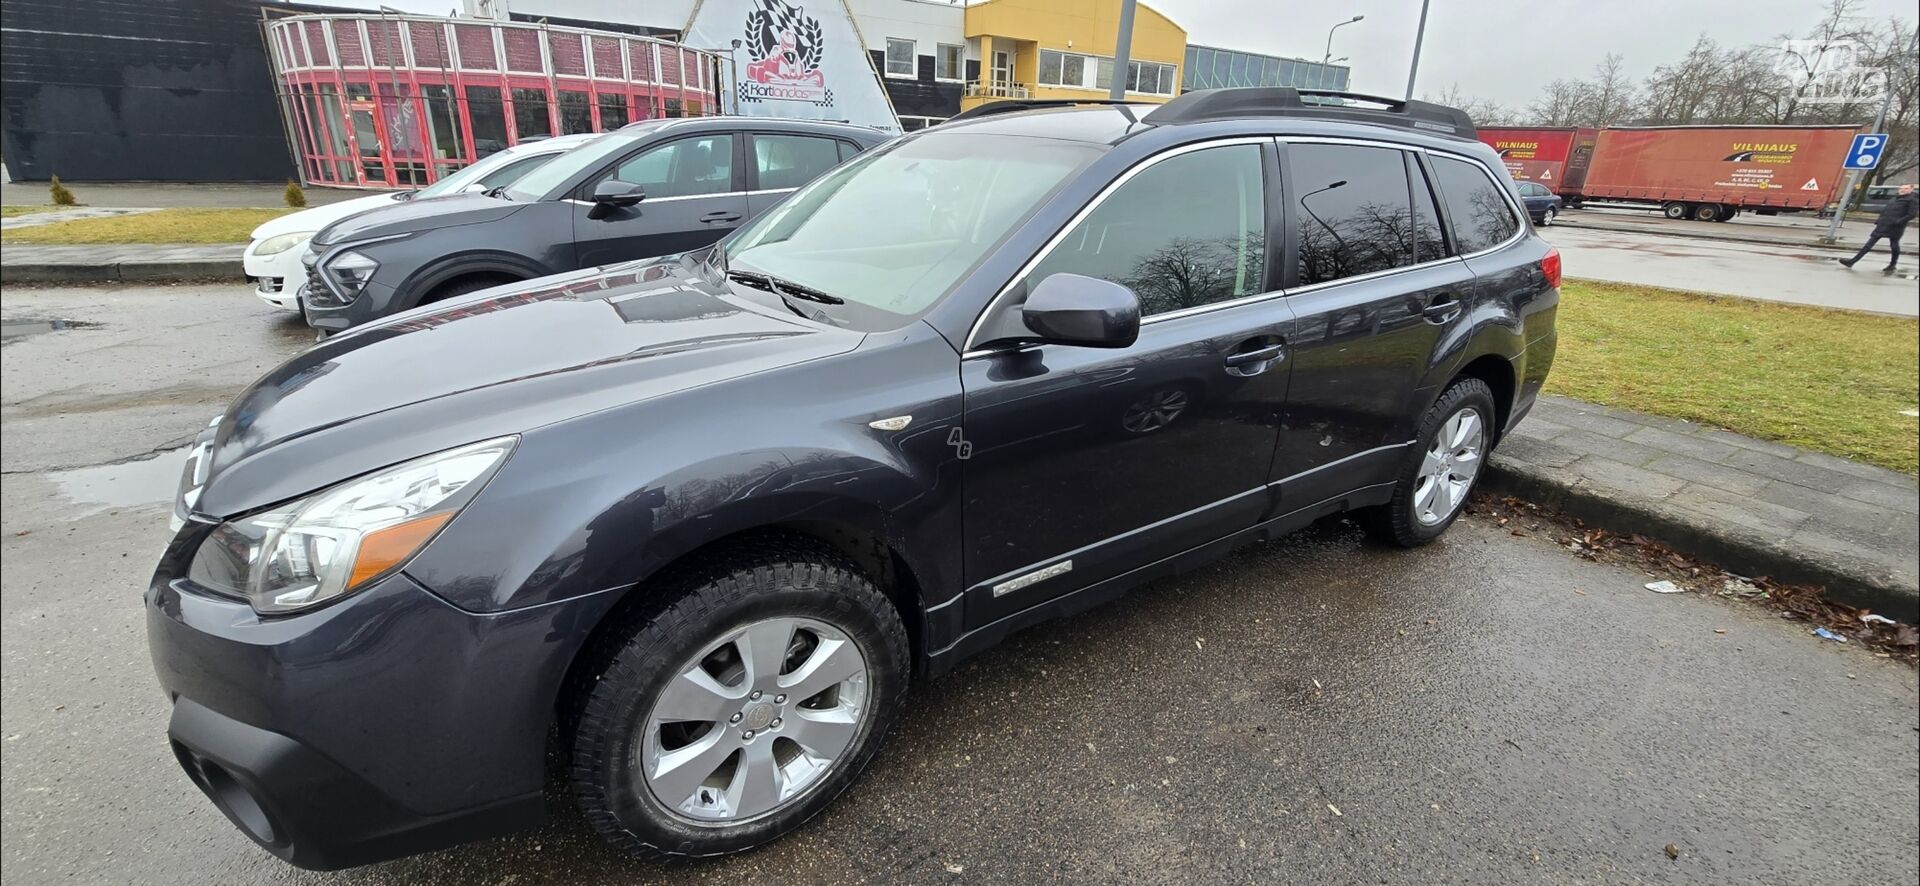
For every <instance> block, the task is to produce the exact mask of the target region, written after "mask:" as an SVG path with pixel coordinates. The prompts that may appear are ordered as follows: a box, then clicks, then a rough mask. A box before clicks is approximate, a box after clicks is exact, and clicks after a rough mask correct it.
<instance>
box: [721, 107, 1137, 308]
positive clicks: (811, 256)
mask: <svg viewBox="0 0 1920 886" xmlns="http://www.w3.org/2000/svg"><path fill="white" fill-rule="evenodd" d="M1100 150H1101V149H1100V148H1098V147H1095V146H1093V145H1088V144H1083V143H1080V142H1068V141H1060V140H1055V139H1037V138H1020V137H1015V136H999V135H983V134H975V133H968V132H965V131H955V132H929V133H927V134H925V135H921V136H916V137H914V138H912V139H907V140H904V141H900V142H895V143H893V144H892V145H889V146H887V147H884V148H879V149H875V150H873V151H869V152H867V153H865V154H863V155H861V156H860V157H858V158H855V159H854V160H853V162H851V163H847V164H846V165H843V166H841V167H839V168H837V169H835V170H833V171H832V172H829V173H827V174H826V175H824V176H821V177H820V178H818V179H815V180H814V182H813V183H812V184H809V185H807V186H806V187H804V188H802V189H800V190H799V191H797V192H795V193H794V195H793V196H792V197H789V198H788V199H787V200H786V201H784V202H782V203H781V204H780V205H778V206H776V207H774V208H773V209H771V210H769V211H768V212H766V213H765V214H764V215H761V216H760V217H759V218H758V219H755V220H754V221H753V222H752V223H750V224H749V225H748V226H747V227H745V228H742V229H741V231H740V233H739V234H737V235H736V236H735V237H734V238H732V239H731V240H729V241H728V245H727V246H726V255H725V260H726V261H727V262H728V264H729V266H730V267H733V268H736V269H745V270H755V271H760V272H762V273H767V274H772V275H775V276H777V277H780V278H783V279H786V280H790V281H793V282H795V283H799V284H801V285H804V286H811V287H813V288H815V289H819V290H822V291H825V292H828V293H831V294H833V295H836V296H839V297H841V298H844V299H846V300H847V301H848V302H849V304H847V305H843V306H838V307H830V308H827V309H826V311H827V312H828V313H829V314H832V313H833V312H835V311H842V312H846V313H849V314H851V313H852V312H854V311H863V312H864V313H865V314H866V315H868V316H871V315H872V313H873V312H874V311H880V312H884V313H885V314H886V315H890V316H899V315H905V316H913V315H917V314H919V313H921V312H923V311H925V310H926V309H927V308H929V307H931V306H932V305H933V304H934V302H935V301H936V300H937V299H938V298H940V296H942V295H944V294H946V292H947V291H948V290H949V289H950V288H952V286H953V285H954V283H956V282H958V281H959V280H960V278H961V277H962V276H964V275H965V274H966V273H967V271H968V270H969V269H970V268H972V267H973V266H974V265H975V263H977V262H978V261H980V259H981V258H982V257H983V256H985V255H986V254H987V253H988V251H990V250H992V249H993V248H994V247H995V246H996V245H997V244H998V243H999V242H1000V240H1001V238H1002V237H1004V236H1006V234H1007V232H1008V231H1009V230H1011V229H1012V228H1013V227H1014V226H1015V225H1016V224H1018V223H1019V222H1020V220H1021V219H1024V218H1026V217H1027V215H1028V214H1029V213H1031V212H1032V211H1033V209H1034V208H1035V207H1037V206H1039V205H1040V203H1041V201H1042V200H1044V199H1045V198H1046V197H1047V195H1048V194H1051V193H1052V192H1053V191H1054V189H1055V188H1057V187H1059V185H1060V183H1061V182H1063V181H1065V180H1066V179H1067V177H1068V176H1069V175H1071V174H1072V173H1073V172H1074V170H1077V169H1079V168H1080V167H1082V166H1084V165H1085V164H1086V163H1088V162H1089V161H1091V160H1092V159H1093V158H1094V157H1096V156H1098V155H1099V153H1100ZM879 325H880V326H882V327H886V324H884V323H881V324H879Z"/></svg>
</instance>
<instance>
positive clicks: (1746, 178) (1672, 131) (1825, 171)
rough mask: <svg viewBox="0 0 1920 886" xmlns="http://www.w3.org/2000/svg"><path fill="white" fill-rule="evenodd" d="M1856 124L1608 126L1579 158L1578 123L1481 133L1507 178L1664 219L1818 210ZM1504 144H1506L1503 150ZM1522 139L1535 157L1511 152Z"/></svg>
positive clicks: (1571, 199) (1834, 182) (1829, 194)
mask: <svg viewBox="0 0 1920 886" xmlns="http://www.w3.org/2000/svg"><path fill="white" fill-rule="evenodd" d="M1858 131H1859V128H1858V127H1855V126H1847V125H1837V126H1615V127H1608V128H1606V129H1602V130H1600V131H1599V132H1598V133H1597V135H1595V136H1594V137H1593V141H1592V143H1591V144H1592V148H1591V153H1590V155H1589V156H1587V157H1580V156H1578V155H1579V152H1580V144H1581V141H1580V139H1581V134H1582V132H1583V130H1576V129H1537V128H1536V129H1482V130H1480V140H1481V141H1484V142H1486V143H1487V144H1489V145H1492V146H1493V148H1494V150H1496V151H1502V156H1503V157H1505V158H1508V163H1507V168H1508V169H1509V170H1514V169H1515V167H1516V166H1518V167H1520V171H1516V172H1514V178H1516V179H1518V178H1527V179H1529V180H1533V181H1539V182H1540V183H1541V184H1546V185H1548V186H1549V187H1552V188H1554V190H1555V191H1556V192H1558V193H1559V194H1560V195H1561V196H1562V197H1564V198H1566V200H1567V202H1568V203H1570V204H1572V205H1575V206H1579V205H1581V204H1584V203H1623V204H1637V205H1643V206H1645V205H1650V206H1658V207H1660V210H1661V212H1662V213H1664V214H1665V215H1666V216H1667V217H1668V218H1692V219H1699V220H1701V221H1726V220H1727V219H1729V218H1732V217H1733V216H1735V215H1737V214H1739V213H1740V212H1742V211H1759V212H1766V213H1773V212H1796V211H1799V210H1803V209H1811V210H1818V209H1821V208H1823V207H1825V206H1826V205H1827V203H1828V202H1829V201H1831V200H1832V199H1833V195H1834V193H1835V192H1836V191H1837V190H1838V188H1839V185H1840V176H1841V169H1840V164H1841V162H1842V161H1843V160H1845V159H1846V155H1847V146H1848V145H1849V144H1851V143H1852V141H1853V136H1854V134H1855V133H1856V132H1858ZM1584 132H1589V133H1590V132H1592V130H1584ZM1503 142H1504V143H1510V144H1511V145H1512V147H1509V148H1507V149H1502V147H1501V144H1502V143H1503ZM1529 143H1537V144H1538V146H1539V147H1537V148H1535V149H1534V153H1535V155H1536V156H1534V157H1526V158H1522V157H1515V156H1514V154H1516V153H1520V152H1523V151H1525V150H1526V149H1525V148H1524V147H1523V146H1524V145H1526V144H1529ZM1563 144H1564V145H1565V147H1564V149H1562V147H1561V145H1563ZM1556 157H1558V158H1559V159H1558V160H1557V161H1556V159H1555V158H1556ZM1576 162H1577V165H1578V177H1577V178H1575V175H1576V173H1575V168H1576ZM1556 164H1557V165H1556ZM1523 172H1524V173H1526V174H1525V175H1523V174H1522V173H1523ZM1546 172H1551V173H1552V174H1554V175H1556V176H1559V177H1560V181H1559V182H1558V184H1553V183H1550V182H1548V181H1547V180H1545V179H1543V178H1540V177H1539V176H1540V175H1541V174H1543V173H1546ZM1569 179H1573V183H1572V184H1569Z"/></svg>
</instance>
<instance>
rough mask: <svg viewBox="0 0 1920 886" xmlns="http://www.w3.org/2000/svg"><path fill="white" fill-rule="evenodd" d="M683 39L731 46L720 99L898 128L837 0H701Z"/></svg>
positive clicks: (756, 108) (768, 110)
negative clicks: (737, 44) (803, 0)
mask: <svg viewBox="0 0 1920 886" xmlns="http://www.w3.org/2000/svg"><path fill="white" fill-rule="evenodd" d="M685 39H686V44H687V45H688V46H691V47H694V48H696V49H707V50H718V51H719V52H720V53H721V54H723V55H724V54H725V53H726V51H727V47H729V46H731V45H733V41H735V40H738V41H740V48H738V49H735V50H733V56H732V58H730V59H728V60H727V61H726V62H725V64H726V66H727V68H728V70H727V71H726V78H727V83H726V84H725V86H726V90H727V91H728V93H729V94H728V95H726V96H725V98H724V100H723V106H724V107H727V108H728V109H730V110H731V111H732V112H733V113H736V114H745V115H748V116H754V117H800V118H804V119H809V120H842V121H845V122H848V123H856V124H859V125H862V126H873V127H878V128H880V129H884V130H886V131H888V132H899V131H900V121H899V118H897V117H895V116H894V114H893V106H892V105H891V104H890V103H888V101H887V94H886V92H885V90H883V89H881V87H880V80H879V78H878V77H876V76H874V73H873V64H872V63H871V62H869V61H868V60H867V49H866V46H864V45H863V44H862V43H861V41H860V33H859V31H858V30H856V29H855V28H854V25H853V14H852V13H851V12H849V11H847V6H846V3H845V2H844V0H814V2H813V3H812V4H811V5H810V6H807V5H802V4H801V3H799V2H797V0H794V2H789V0H702V2H701V3H700V4H699V5H697V6H695V7H694V9H693V17H692V20H691V21H689V22H688V23H687V28H686V38H685Z"/></svg>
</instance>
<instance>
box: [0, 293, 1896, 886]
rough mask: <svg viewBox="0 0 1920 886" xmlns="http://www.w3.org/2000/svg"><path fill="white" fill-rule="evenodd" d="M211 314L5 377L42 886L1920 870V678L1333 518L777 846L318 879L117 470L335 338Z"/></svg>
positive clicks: (1823, 646) (906, 722)
mask: <svg viewBox="0 0 1920 886" xmlns="http://www.w3.org/2000/svg"><path fill="white" fill-rule="evenodd" d="M187 291H189V290H184V289H159V290H118V291H113V292H101V291H88V290H44V291H7V292H4V293H0V313H4V316H5V319H6V320H7V321H9V322H10V323H11V322H14V321H17V320H22V319H52V318H56V317H64V318H66V319H75V320H87V321H96V322H100V323H102V324H104V325H102V326H100V327H97V328H86V329H74V330H68V331H63V332H53V333H43V334H38V335H30V336H25V337H21V338H15V339H12V340H10V341H8V343H7V344H6V345H5V346H4V348H0V395H3V396H0V401H3V402H4V418H5V435H4V436H5V445H4V447H0V467H4V470H5V471H6V472H7V473H6V477H5V482H4V486H3V487H0V500H3V501H4V509H3V510H4V518H3V519H0V531H3V533H4V534H3V535H0V572H3V573H4V576H3V579H4V580H3V582H0V646H3V647H4V648H3V650H0V739H3V741H0V776H3V780H0V879H4V880H5V881H6V883H8V884H10V886H11V884H16V883H19V884H30V883H51V882H84V883H92V882H112V883H119V882H129V883H131V882H139V883H196V884H197V883H279V882H297V883H342V884H345V883H356V884H358V883H409V884H413V883H461V884H470V883H471V884H507V883H516V884H526V883H548V882H553V883H615V882H617V883H640V882H693V883H723V882H725V883H739V882H745V881H752V880H756V879H757V880H760V881H762V882H766V881H769V880H775V881H779V882H872V883H893V882H934V883H943V882H955V883H960V882H1006V881H1012V880H1029V881H1036V880H1061V881H1079V882H1107V881H1119V880H1129V881H1147V882H1176V881H1197V880H1201V879H1203V878H1204V879H1206V880H1209V881H1220V882H1298V883H1476V884H1478V883H1594V882H1604V883H1638V882H1680V881H1684V882H1691V883H1708V882H1712V883H1719V882H1727V883H1734V882H1738V883H1806V882H1835V883H1838V882H1846V883H1913V882H1914V881H1915V879H1916V877H1920V811H1917V807H1920V732H1916V727H1917V723H1916V718H1917V717H1920V713H1917V712H1920V701H1916V698H1917V696H1916V678H1915V672H1914V671H1913V669H1911V668H1909V667H1906V666H1904V665H1899V664H1895V663H1892V662H1889V661H1887V660H1884V659H1878V658H1875V657H1873V656H1872V655H1870V654H1868V653H1866V652H1865V651H1863V650H1860V649H1857V648H1853V647H1851V646H1842V645H1840V644H1835V643H1829V642H1826V641H1820V640H1816V639H1814V638H1811V637H1809V636H1808V635H1807V633H1806V630H1805V628H1804V627H1801V626H1798V625H1797V624H1795V623H1789V622H1785V621H1782V620H1781V619H1779V618H1776V617H1774V616H1772V615H1771V614H1769V613H1767V612H1765V611H1763V610H1760V609H1758V608H1754V607H1747V606H1742V605H1738V604H1733V603H1728V602H1725V601H1721V600H1715V599H1707V598H1699V597H1693V596H1681V597H1666V596H1660V595H1655V594H1651V593H1648V592H1647V591H1645V590H1644V589H1642V587H1641V585H1642V584H1643V583H1644V582H1645V581H1647V580H1648V578H1647V577H1646V576H1644V575H1640V574H1638V573H1634V572H1631V571H1627V570H1623V569H1619V568H1616V567H1610V566H1602V565H1596V564H1593V563H1589V562H1585V561H1582V560H1579V559H1577V558H1575V557H1573V556H1572V555H1570V554H1568V553H1567V552H1565V551H1564V550H1562V549H1560V548H1559V547H1558V546H1556V545H1554V544H1553V543H1552V542H1551V541H1549V540H1546V539H1543V538H1539V537H1533V536H1528V537H1518V536H1514V535H1511V534H1509V533H1508V532H1507V531H1506V530H1504V529H1500V528H1497V527H1495V526H1493V525H1491V524H1490V523H1486V522H1483V521H1479V520H1471V519H1470V520H1466V521H1463V522H1462V523H1461V524H1459V525H1457V526H1456V527H1455V529H1454V530H1453V531H1452V532H1451V533H1450V534H1449V535H1448V536H1447V537H1446V538H1445V539H1444V540H1442V541H1441V542H1440V543H1438V544H1436V545H1434V546H1431V547H1429V548H1427V549H1424V550H1421V551H1416V552H1397V551H1388V550H1385V549H1382V548H1379V547H1375V546H1372V545H1369V544H1366V543H1364V542H1362V541H1361V540H1360V538H1359V536H1358V533H1357V532H1356V531H1354V530H1352V529H1351V527H1349V526H1348V525H1346V524H1343V523H1338V522H1335V523H1329V524H1323V525H1322V526H1319V527H1316V528H1315V529H1313V530H1310V531H1309V532H1307V533H1303V534H1302V535H1299V536H1296V537H1294V538H1293V539H1289V540H1287V541H1285V542H1282V543H1278V544H1273V545H1267V546H1263V547H1258V548H1253V549H1248V550H1245V551H1242V552H1240V553H1239V554H1237V555H1235V556H1234V557H1232V558H1231V559H1229V560H1227V561H1224V562H1222V563H1219V564H1217V565H1214V566H1211V567H1207V568H1205V569H1202V570H1200V571H1198V572H1195V573H1192V574H1189V575H1187V576H1184V577H1181V578H1178V579H1173V580H1166V581H1161V582H1159V583H1156V584H1154V585H1152V586H1151V587H1149V588H1147V589H1144V590H1143V591H1141V592H1139V593H1136V594H1135V595H1133V596H1132V597H1130V598H1128V599H1127V600H1125V601H1122V602H1120V603H1118V604H1115V605H1112V606H1108V607H1106V608H1104V609H1101V610H1097V611H1095V612H1092V613H1089V614H1087V615H1084V616H1081V617H1079V618H1076V619H1072V620H1069V621H1063V622H1055V623H1052V624H1049V625H1045V626H1042V627H1040V628H1037V629H1034V630H1031V631H1028V632H1027V633H1025V634H1022V635H1020V636H1018V637H1016V638H1015V639H1013V640H1012V641H1010V642H1009V643H1007V644H1005V645H1004V646H1002V647H1000V648H998V649H996V650H993V651H991V652H989V653H987V654H986V655H984V656H982V657H980V658H978V659H976V660H974V661H973V662H971V663H969V664H968V665H967V666H965V667H963V668H962V669H961V670H960V671H959V672H957V673H955V674H952V675H950V676H948V677H945V678H943V679H941V680H939V681H936V682H933V683H930V684H921V685H919V686H917V687H916V688H915V695H914V697H913V699H912V701H911V703H910V706H909V709H908V711H907V713H906V715H905V717H904V718H903V722H902V726H901V728H900V729H899V730H898V732H897V733H896V734H895V735H894V737H893V739H892V741H891V742H890V743H889V745H888V746H887V748H886V749H885V750H884V751H883V752H882V753H881V755H880V757H879V758H878V760H877V761H876V763H875V764H874V766H873V767H872V769H871V770H870V771H869V772H868V773H867V775H866V777H865V778H864V779H862V780H861V781H860V782H858V783H857V784H856V785H855V786H854V788H853V790H851V791H850V792H849V793H848V794H847V795H846V796H844V797H842V798H841V800H840V801H839V802H838V803H836V804H835V805H834V806H833V807H831V808H830V809H829V810H828V811H827V812H826V813H825V814H823V815H822V816H821V817H820V818H819V819H817V820H815V821H814V822H812V823H811V824H809V825H808V826H807V827H805V828H804V829H802V830H801V831H800V832H798V833H796V834H794V835H792V836H791V837H789V838H787V839H785V840H783V841H780V842H778V843H776V844H774V845H772V846H769V847H767V848H765V849H762V850H760V851H757V852H753V853H749V854H746V855H743V856H738V857H734V858H730V859H725V860H720V861H715V862H705V863H699V864H691V865H676V866H658V865H647V864H639V863H635V862H631V861H628V860H626V859H624V858H622V857H620V856H618V855H616V854H614V853H612V852H611V851H610V850H607V849H604V848H602V847H601V846H600V845H599V844H598V843H597V842H596V841H595V839H594V838H593V837H592V836H591V835H590V834H589V833H588V832H587V831H586V829H585V827H584V825H583V824H582V823H581V822H580V821H579V819H578V818H577V817H574V816H572V815H571V814H569V813H568V812H567V807H566V806H565V805H564V804H565V802H566V799H565V798H564V797H559V798H556V804H557V808H558V809H559V810H560V814H559V815H558V816H557V817H556V821H555V823H554V824H552V825H549V826H548V827H547V828H546V829H545V830H543V831H540V832H538V833H534V834H530V835H527V836H524V837H519V838H514V839H507V840H498V841H493V842H489V843H483V844H478V845H473V846H468V847H463V848H459V849H454V850H450V851H447V852H443V853H438V854H434V855H429V856H423V857H418V858H414V859H407V860H403V861H399V862H394V863H390V864H387V865H381V866H376V867H372V868H366V869H361V870H357V871H349V872H343V873H337V874H313V873H308V872H302V871H296V870H293V869H291V868H287V867H285V866H284V865H281V864H280V863H279V862H277V861H275V860H273V859H271V858H270V857H268V856H266V855H265V854H264V853H263V852H261V851H260V850H258V849H256V848H255V847H254V846H253V845H252V844H251V843H249V842H248V841H247V840H246V839H245V838H243V837H241V836H240V834H239V833H238V832H237V831H235V830H233V829H232V827H231V826H229V825H228V824H227V823H226V821H225V820H224V819H223V818H222V817H221V816H220V815H219V814H218V813H217V812H215V811H214V809H213V808H212V807H211V806H210V805H209V804H208V803H207V802H206V801H205V800H204V799H203V798H202V797H200V796H199V794H198V793H197V792H196V791H195V790H194V789H193V788H192V787H191V785H190V784H189V783H188V782H187V780H186V778H185V777H184V776H183V775H181V774H180V773H179V772H178V771H177V768H176V766H175V764H174V762H173V761H172V759H171V757H170V755H169V754H168V752H167V749H166V745H165V742H164V740H163V732H164V728H165V720H166V710H165V704H164V701H163V699H162V698H161V696H160V693H159V691H158V689H157V687H156V685H155V683H154V682H153V677H152V674H151V672H150V669H149V665H148V662H147V657H146V649H145V641H144V637H143V634H142V628H141V613H140V604H139V593H140V589H141V587H142V585H143V584H144V582H145V579H146V576H147V574H148V571H149V569H150V568H151V565H152V561H153V558H154V556H155V555H156V553H157V552H158V550H159V548H160V546H161V545H162V543H163V541H164V537H165V534H166V529H165V513H166V506H165V504H164V498H165V496H166V495H167V494H168V493H167V490H166V489H165V487H166V486H169V485H170V483H171V478H167V480H166V482H165V483H158V484H157V485H156V483H157V481H155V480H154V479H153V478H154V477H156V476H159V475H160V474H162V473H163V472H162V471H161V470H160V469H159V467H156V466H155V464H154V463H152V462H145V461H133V462H128V463H125V464H119V465H108V466H106V467H100V468H93V469H86V468H84V466H87V465H97V464H100V463H102V462H110V461H114V460H117V459H124V458H126V457H128V456H133V455H137V454H141V453H147V452H151V451H153V450H155V449H157V448H159V449H164V448H166V447H167V446H168V444H170V443H171V442H173V441H176V440H178V439H179V438H181V437H184V436H187V435H190V434H191V433H193V432H194V431H195V430H196V429H197V428H198V427H199V426H200V425H201V424H203V423H204V422H205V420H206V418H207V417H208V416H210V415H212V414H213V413H214V412H216V411H218V410H219V409H220V408H221V406H222V405H223V402H224V400H225V398H226V397H228V396H230V395H231V394H232V393H233V392H234V391H235V390H236V389H237V388H238V387H239V386H240V385H242V384H244V382H245V381H246V380H247V379H249V378H251V377H252V375H253V374H254V373H257V372H258V371H260V370H262V369H264V368H265V367H266V365H268V364H269V363H270V362H272V361H274V360H277V359H278V358H279V357H280V356H282V355H285V354H288V353H291V352H292V351H294V350H296V349H298V347H300V345H301V343H302V339H303V338H304V337H303V336H301V335H300V334H299V333H298V330H297V329H296V328H295V327H294V326H292V325H290V324H287V323H286V322H284V321H283V320H282V319H281V318H279V317H276V316H274V315H273V313H272V312H271V309H268V308H266V307H264V306H260V305H258V303H257V302H253V301H251V299H250V298H249V297H247V296H245V295H244V294H243V293H242V292H241V290H239V289H238V288H237V287H232V288H221V289H218V290H215V291H211V292H209V293H208V294H202V295H187V294H185V293H186V292H187ZM50 468H54V469H66V470H49V469H50ZM154 488H158V489H159V491H158V492H153V491H151V490H152V489H154ZM1721 630H1724V631H1725V633H1717V632H1716V631H1721ZM1336 810H1337V812H1336ZM1669 843H1671V844H1674V845H1675V846H1676V847H1677V848H1678V850H1679V853H1680V854H1679V858H1678V859H1677V860H1672V859H1669V858H1668V857H1667V855H1666V854H1665V852H1664V851H1663V847H1665V846H1666V845H1667V844H1669Z"/></svg>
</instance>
